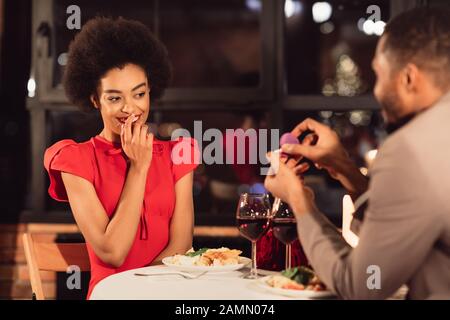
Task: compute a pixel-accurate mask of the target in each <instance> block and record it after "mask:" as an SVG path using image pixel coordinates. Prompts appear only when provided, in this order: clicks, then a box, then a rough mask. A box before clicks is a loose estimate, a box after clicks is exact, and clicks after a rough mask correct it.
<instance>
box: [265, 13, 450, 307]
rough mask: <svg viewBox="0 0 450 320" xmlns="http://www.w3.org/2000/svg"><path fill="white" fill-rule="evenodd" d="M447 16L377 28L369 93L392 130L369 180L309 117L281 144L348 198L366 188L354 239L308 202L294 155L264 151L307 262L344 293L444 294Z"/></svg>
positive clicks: (449, 188) (449, 174)
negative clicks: (324, 173) (295, 141)
mask: <svg viewBox="0 0 450 320" xmlns="http://www.w3.org/2000/svg"><path fill="white" fill-rule="evenodd" d="M449 17H450V11H449V10H448V9H427V8H420V9H413V10H411V11H408V12H405V13H403V14H401V15H399V16H398V17H396V18H395V19H394V20H392V21H391V22H389V23H388V25H387V26H386V29H385V32H384V34H383V36H382V37H381V38H380V41H379V43H378V46H377V50H376V53H375V58H374V60H373V69H374V70H375V73H376V75H377V82H376V85H375V88H374V94H375V96H376V98H377V100H378V101H379V102H380V104H381V106H382V112H383V116H384V118H385V120H386V123H387V125H388V128H389V131H391V132H392V133H391V134H390V135H389V137H388V138H387V139H386V141H385V142H384V143H383V144H382V146H381V148H380V149H379V152H378V155H377V157H376V160H375V162H374V164H373V166H372V168H371V171H370V177H371V178H370V181H368V180H367V179H366V177H364V176H362V175H361V174H360V172H359V170H358V168H357V167H356V166H355V165H354V164H353V163H352V161H351V160H350V159H349V157H348V155H347V153H346V152H345V150H344V149H343V147H342V145H341V144H340V142H339V138H338V136H337V134H336V133H335V132H334V131H332V130H331V129H330V128H328V127H327V126H325V125H323V124H320V123H318V122H316V121H314V120H311V119H307V120H305V121H303V122H302V123H300V124H299V125H298V126H297V127H296V128H295V129H294V130H293V131H292V132H293V134H295V135H299V134H301V133H302V132H305V131H306V130H310V131H312V132H313V133H311V134H310V135H308V136H307V137H306V138H305V139H304V140H303V142H302V144H300V145H285V146H283V151H284V152H286V153H289V154H291V155H294V156H297V157H300V156H302V157H305V158H308V159H310V160H311V161H313V162H314V163H316V165H317V166H319V167H322V168H325V169H326V170H328V172H329V173H330V174H331V176H332V177H334V178H336V179H338V180H339V181H340V182H341V183H342V185H343V186H344V187H345V188H346V189H347V190H348V192H349V193H350V195H351V196H352V198H353V199H354V200H356V199H357V198H358V197H360V196H361V195H362V194H365V196H366V197H367V199H368V203H367V208H366V209H365V210H364V212H363V215H361V216H359V218H361V217H362V216H363V219H362V218H361V219H362V220H363V221H362V224H361V226H360V229H359V237H360V238H359V244H358V246H357V247H356V248H351V247H350V246H349V245H348V244H347V243H346V242H345V240H344V239H343V238H342V236H341V234H340V232H339V231H338V230H337V229H336V228H335V227H334V225H332V224H331V223H330V222H329V221H328V220H327V219H326V217H325V216H324V215H323V214H321V213H320V212H319V210H318V209H317V207H316V206H315V204H314V195H313V193H312V191H311V190H310V189H309V188H307V187H306V186H304V185H303V183H302V181H301V180H300V179H299V178H298V176H297V173H299V172H301V171H303V170H302V168H303V167H302V165H297V164H296V163H295V161H294V163H291V162H289V163H287V164H284V163H283V162H279V158H278V156H277V155H276V154H275V153H272V154H269V155H268V157H269V159H270V161H271V163H272V166H273V167H277V166H278V167H277V171H276V174H274V175H272V176H268V177H267V178H266V182H265V185H266V188H267V189H268V190H269V191H270V192H272V193H273V194H274V196H277V197H279V198H281V199H282V200H284V201H286V202H287V203H289V204H290V206H291V207H292V209H293V211H294V212H295V215H296V218H297V225H298V233H299V237H300V240H301V243H302V245H303V249H304V251H305V253H306V255H307V257H308V259H309V261H310V263H311V265H312V267H313V268H314V269H315V271H316V272H317V274H318V276H319V277H320V278H321V279H322V281H323V282H324V283H325V284H326V285H327V287H328V288H330V289H331V290H332V291H334V292H335V293H336V294H337V295H338V296H339V297H341V298H343V299H385V298H388V297H389V296H391V295H392V294H393V293H394V292H395V291H396V290H397V289H398V288H399V287H400V286H402V285H403V284H406V285H407V286H408V289H409V290H408V296H407V297H408V298H410V299H441V298H444V299H450V23H449V21H448V20H449ZM314 136H315V137H314ZM317 138H318V140H317ZM315 140H317V142H314V143H313V141H315Z"/></svg>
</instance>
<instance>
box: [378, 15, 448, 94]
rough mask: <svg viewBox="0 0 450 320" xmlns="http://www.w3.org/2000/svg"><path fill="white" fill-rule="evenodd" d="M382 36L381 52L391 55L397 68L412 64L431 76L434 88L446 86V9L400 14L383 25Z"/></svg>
mask: <svg viewBox="0 0 450 320" xmlns="http://www.w3.org/2000/svg"><path fill="white" fill-rule="evenodd" d="M384 35H386V37H385V38H386V41H385V45H384V50H385V51H388V52H389V53H391V54H392V56H393V58H394V59H395V62H396V64H397V66H398V67H403V66H404V65H405V64H407V63H410V62H411V63H414V64H416V65H417V66H418V67H419V68H422V69H424V70H426V71H428V72H430V73H432V74H433V76H434V79H435V81H436V85H437V86H439V87H442V88H448V87H449V86H450V8H447V7H433V8H430V7H419V8H415V9H412V10H409V11H406V12H403V13H401V14H400V15H398V16H396V17H394V18H393V19H392V20H391V21H390V22H389V23H388V24H387V25H386V28H385V31H384Z"/></svg>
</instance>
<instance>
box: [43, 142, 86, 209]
mask: <svg viewBox="0 0 450 320" xmlns="http://www.w3.org/2000/svg"><path fill="white" fill-rule="evenodd" d="M85 151H86V150H83V149H82V148H81V147H80V145H79V144H78V143H76V142H75V141H73V140H70V139H66V140H61V141H59V142H56V143H55V144H53V145H52V146H51V147H49V148H48V149H47V150H46V151H45V154H44V167H45V169H46V170H47V172H48V175H49V178H50V186H49V188H48V193H49V195H50V196H51V197H52V198H53V199H55V200H58V201H68V199H67V193H66V188H65V186H64V183H63V181H62V178H61V172H67V173H70V174H73V175H76V176H79V177H81V178H83V179H86V180H87V181H89V182H91V183H92V184H93V183H94V173H93V166H92V160H91V159H90V157H89V156H88V154H87V153H86V152H85Z"/></svg>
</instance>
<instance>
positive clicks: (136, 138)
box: [131, 123, 142, 144]
mask: <svg viewBox="0 0 450 320" xmlns="http://www.w3.org/2000/svg"><path fill="white" fill-rule="evenodd" d="M141 128H142V126H141V125H140V124H139V123H135V124H134V126H133V138H132V139H131V142H132V143H135V144H139V143H140V142H141Z"/></svg>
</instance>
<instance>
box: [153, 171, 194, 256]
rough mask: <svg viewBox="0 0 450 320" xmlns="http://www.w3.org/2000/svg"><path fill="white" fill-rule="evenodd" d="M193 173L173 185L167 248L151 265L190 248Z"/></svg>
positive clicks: (192, 220)
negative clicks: (172, 209) (173, 197)
mask: <svg viewBox="0 0 450 320" xmlns="http://www.w3.org/2000/svg"><path fill="white" fill-rule="evenodd" d="M193 180H194V173H193V172H190V173H188V174H186V175H185V176H184V177H182V178H181V179H180V180H178V181H177V183H176V184H175V194H176V202H175V209H174V212H173V216H172V220H171V221H170V236H169V243H168V244H167V247H166V248H165V249H164V250H163V251H162V252H161V253H160V254H159V255H158V256H157V257H156V258H155V259H154V260H153V262H152V263H151V265H155V264H160V263H161V260H162V259H163V258H165V257H169V256H173V255H175V254H177V253H179V254H183V253H185V252H186V251H187V250H189V249H190V248H191V247H192V238H193V234H194V201H193V195H192V185H193Z"/></svg>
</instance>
